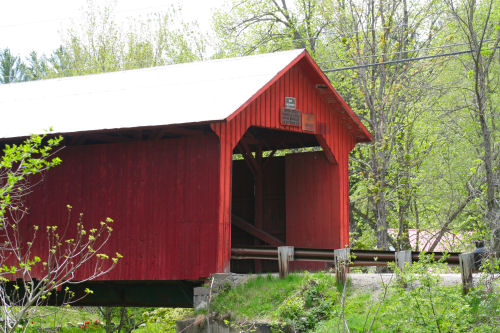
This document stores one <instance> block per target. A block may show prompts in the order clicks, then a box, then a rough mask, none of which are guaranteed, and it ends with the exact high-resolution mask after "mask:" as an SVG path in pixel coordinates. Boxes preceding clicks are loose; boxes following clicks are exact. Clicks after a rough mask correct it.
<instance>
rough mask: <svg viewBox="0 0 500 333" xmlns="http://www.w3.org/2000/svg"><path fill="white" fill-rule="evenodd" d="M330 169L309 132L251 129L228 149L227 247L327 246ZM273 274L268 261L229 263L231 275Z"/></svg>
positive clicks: (333, 166) (274, 265)
mask: <svg viewBox="0 0 500 333" xmlns="http://www.w3.org/2000/svg"><path fill="white" fill-rule="evenodd" d="M336 166H337V165H336V163H335V162H334V161H333V162H332V161H328V160H327V158H326V157H325V153H324V152H323V149H322V148H321V146H320V143H319V142H318V140H317V138H316V136H315V135H313V134H305V133H297V132H288V131H279V130H271V129H265V128H259V127H251V128H250V129H249V130H248V131H247V132H246V133H245V135H244V136H243V137H242V139H241V140H240V142H239V143H238V144H237V145H236V147H235V149H234V151H233V162H232V202H231V247H232V248H252V247H268V248H276V247H278V246H283V245H292V246H295V247H313V248H320V247H323V246H324V247H326V248H332V246H333V244H332V243H331V240H332V233H335V232H336V230H331V229H328V228H329V226H332V227H333V224H332V223H331V222H332V220H333V216H332V215H333V210H334V207H333V206H335V203H334V202H331V201H332V199H334V198H333V197H335V195H333V196H332V193H331V192H332V189H334V186H333V185H334V184H333V183H334V182H335V181H336V180H337V179H333V178H336V177H338V168H337V167H336ZM325 182H327V183H328V182H329V184H325ZM325 228H326V229H325ZM321 233H327V235H324V236H323V238H324V239H325V242H322V236H321ZM299 265H300V264H299ZM314 265H317V264H313V267H311V264H310V263H309V265H308V266H305V267H304V268H308V269H314ZM320 265H322V267H318V269H321V268H324V267H323V266H324V264H323V263H321V264H320ZM296 268H300V266H297V267H296ZM277 270H278V266H277V262H276V261H272V260H232V261H231V271H232V272H235V273H260V272H277Z"/></svg>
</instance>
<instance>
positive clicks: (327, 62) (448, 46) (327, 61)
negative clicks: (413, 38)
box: [317, 38, 496, 65]
mask: <svg viewBox="0 0 500 333" xmlns="http://www.w3.org/2000/svg"><path fill="white" fill-rule="evenodd" d="M495 40H496V39H494V38H491V39H485V40H484V41H483V42H491V41H495ZM464 45H469V43H467V42H465V43H455V44H446V45H439V46H432V47H426V48H421V49H413V50H406V51H397V52H388V53H380V54H372V55H366V56H362V57H353V58H345V59H335V60H325V61H321V62H317V64H318V65H319V64H329V63H333V62H341V61H351V60H357V59H367V58H374V57H382V56H386V55H395V54H402V53H410V52H420V51H429V50H436V49H443V48H450V47H455V46H464Z"/></svg>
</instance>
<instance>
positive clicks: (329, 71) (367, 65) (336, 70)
mask: <svg viewBox="0 0 500 333" xmlns="http://www.w3.org/2000/svg"><path fill="white" fill-rule="evenodd" d="M496 48H497V49H500V46H497V47H496ZM493 49H494V48H493ZM488 50H491V49H488ZM474 51H475V50H465V51H457V52H450V53H442V54H435V55H429V56H423V57H416V58H407V59H399V60H391V61H384V62H378V63H374V64H364V65H357V66H349V67H341V68H331V69H325V70H323V72H324V73H332V72H339V71H345V70H349V69H359V68H367V67H375V66H381V65H392V64H398V63H402V62H409V61H417V60H425V59H433V58H439V57H449V56H453V55H459V54H465V53H471V52H474Z"/></svg>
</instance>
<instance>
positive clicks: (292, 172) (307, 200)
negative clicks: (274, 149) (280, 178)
mask: <svg viewBox="0 0 500 333" xmlns="http://www.w3.org/2000/svg"><path fill="white" fill-rule="evenodd" d="M339 176H340V175H339V168H338V165H337V164H332V163H329V162H328V161H327V159H326V158H325V156H324V154H323V153H322V152H313V153H300V154H289V155H286V159H285V191H286V244H287V245H291V246H295V247H297V248H322V249H335V248H339V247H340V244H341V243H340V241H341V222H342V220H341V219H340V202H339V194H340V193H339V188H338V187H339ZM326 267H327V265H326V263H323V262H294V263H292V264H291V269H293V270H304V269H307V270H320V269H325V268H326Z"/></svg>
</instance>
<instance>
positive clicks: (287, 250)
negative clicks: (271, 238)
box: [278, 246, 295, 278]
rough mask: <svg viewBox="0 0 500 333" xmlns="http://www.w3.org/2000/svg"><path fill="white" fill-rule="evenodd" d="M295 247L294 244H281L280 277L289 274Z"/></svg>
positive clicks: (279, 256)
mask: <svg viewBox="0 0 500 333" xmlns="http://www.w3.org/2000/svg"><path fill="white" fill-rule="evenodd" d="M294 253H295V249H294V247H293V246H279V247H278V267H279V271H280V278H285V277H287V276H288V271H289V263H290V261H292V260H294Z"/></svg>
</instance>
